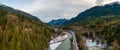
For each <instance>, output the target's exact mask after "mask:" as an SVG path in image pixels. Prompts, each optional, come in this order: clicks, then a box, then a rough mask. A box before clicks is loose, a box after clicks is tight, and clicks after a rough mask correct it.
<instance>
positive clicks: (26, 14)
mask: <svg viewBox="0 0 120 50" xmlns="http://www.w3.org/2000/svg"><path fill="white" fill-rule="evenodd" d="M0 8H4V10H6V11H8V12H11V13H14V14H15V15H24V16H26V17H28V18H30V19H34V20H36V21H40V20H39V19H38V18H37V17H35V16H33V15H31V14H29V13H26V12H23V11H21V10H17V9H14V8H11V7H9V6H6V5H3V4H0Z"/></svg>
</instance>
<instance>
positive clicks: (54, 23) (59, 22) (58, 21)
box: [48, 19, 68, 26]
mask: <svg viewBox="0 0 120 50" xmlns="http://www.w3.org/2000/svg"><path fill="white" fill-rule="evenodd" d="M67 21H68V20H67V19H54V20H52V21H50V22H49V23H48V24H49V25H51V26H60V25H63V24H64V23H65V22H67Z"/></svg>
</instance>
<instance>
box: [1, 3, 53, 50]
mask: <svg viewBox="0 0 120 50" xmlns="http://www.w3.org/2000/svg"><path fill="white" fill-rule="evenodd" d="M51 30H52V29H50V28H49V27H48V26H47V25H45V24H44V23H42V22H41V21H40V20H39V19H38V18H37V17H35V16H32V15H30V14H28V13H25V12H23V11H20V10H16V9H13V8H11V7H8V6H5V5H0V50H47V49H46V48H47V47H48V42H49V41H50V34H51V33H52V32H51Z"/></svg>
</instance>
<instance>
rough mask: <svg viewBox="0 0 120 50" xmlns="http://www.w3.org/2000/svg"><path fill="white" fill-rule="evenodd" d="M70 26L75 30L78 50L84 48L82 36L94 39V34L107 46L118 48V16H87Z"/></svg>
mask: <svg viewBox="0 0 120 50" xmlns="http://www.w3.org/2000/svg"><path fill="white" fill-rule="evenodd" d="M72 28H73V29H74V30H77V32H76V36H77V42H78V44H79V48H80V50H84V49H85V46H84V41H83V39H82V38H81V37H82V36H86V37H89V38H92V39H93V40H94V39H95V38H93V37H94V36H97V37H100V39H102V42H106V43H107V45H108V48H109V47H112V48H111V49H112V50H120V40H119V39H120V16H105V17H97V18H89V19H87V20H83V21H80V22H79V23H75V24H74V26H73V27H72Z"/></svg>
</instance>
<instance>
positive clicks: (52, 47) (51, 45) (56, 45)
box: [50, 42, 62, 50]
mask: <svg viewBox="0 0 120 50" xmlns="http://www.w3.org/2000/svg"><path fill="white" fill-rule="evenodd" d="M61 43H62V42H58V43H54V44H50V50H55V49H56V48H57V47H58V46H59V45H60V44H61Z"/></svg>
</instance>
